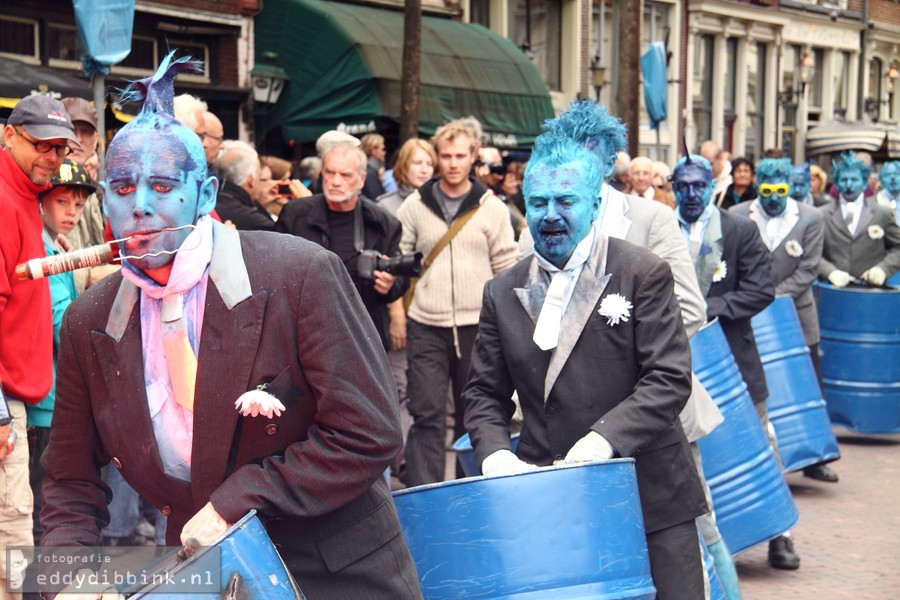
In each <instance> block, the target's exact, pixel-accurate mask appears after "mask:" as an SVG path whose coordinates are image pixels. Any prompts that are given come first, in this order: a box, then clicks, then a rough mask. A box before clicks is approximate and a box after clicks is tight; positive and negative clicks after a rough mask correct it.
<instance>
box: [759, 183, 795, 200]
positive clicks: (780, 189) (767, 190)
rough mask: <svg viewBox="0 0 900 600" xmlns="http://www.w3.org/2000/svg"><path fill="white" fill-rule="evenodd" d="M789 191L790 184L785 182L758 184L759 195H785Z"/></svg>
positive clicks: (765, 196) (764, 196) (766, 196)
mask: <svg viewBox="0 0 900 600" xmlns="http://www.w3.org/2000/svg"><path fill="white" fill-rule="evenodd" d="M790 191H791V186H789V185H788V184H786V183H761V184H760V185H759V195H760V196H762V197H763V198H768V197H769V196H771V195H772V194H775V195H776V196H779V197H781V196H787V195H788V194H789V193H790Z"/></svg>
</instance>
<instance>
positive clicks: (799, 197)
mask: <svg viewBox="0 0 900 600" xmlns="http://www.w3.org/2000/svg"><path fill="white" fill-rule="evenodd" d="M811 177H812V176H811V174H810V172H809V165H808V164H806V163H804V164H802V165H797V166H795V167H793V168H792V169H791V198H793V199H794V200H796V201H797V202H802V201H803V200H804V199H805V198H806V196H807V194H809V190H810V187H811V183H810V180H811Z"/></svg>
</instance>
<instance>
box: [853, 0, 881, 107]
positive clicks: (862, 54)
mask: <svg viewBox="0 0 900 600" xmlns="http://www.w3.org/2000/svg"><path fill="white" fill-rule="evenodd" d="M862 25H863V26H862V31H860V32H859V45H860V48H859V74H858V77H857V86H856V89H857V94H858V95H859V97H858V98H857V100H856V120H857V121H862V120H863V112H864V111H865V106H864V105H865V100H864V98H865V97H866V95H865V93H864V92H863V90H865V89H866V81H865V73H866V65H867V64H868V62H869V53H868V45H869V0H863V10H862ZM879 100H880V98H879Z"/></svg>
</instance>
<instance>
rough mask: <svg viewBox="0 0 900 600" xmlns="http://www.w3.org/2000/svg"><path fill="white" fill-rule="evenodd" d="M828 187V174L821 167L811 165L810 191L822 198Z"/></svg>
mask: <svg viewBox="0 0 900 600" xmlns="http://www.w3.org/2000/svg"><path fill="white" fill-rule="evenodd" d="M827 187H828V173H826V172H825V171H824V170H823V169H822V167H820V166H819V165H809V191H810V192H811V193H812V195H813V196H821V195H822V194H824V193H825V190H826V189H827Z"/></svg>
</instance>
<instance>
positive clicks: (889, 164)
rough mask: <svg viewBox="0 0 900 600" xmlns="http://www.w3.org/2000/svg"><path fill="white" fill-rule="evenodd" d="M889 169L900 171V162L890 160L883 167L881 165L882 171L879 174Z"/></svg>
mask: <svg viewBox="0 0 900 600" xmlns="http://www.w3.org/2000/svg"><path fill="white" fill-rule="evenodd" d="M888 167H893V168H894V169H898V170H900V160H889V161H887V162H886V163H884V164H883V165H881V171H879V173H884V170H885V169H887V168H888Z"/></svg>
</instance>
